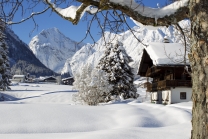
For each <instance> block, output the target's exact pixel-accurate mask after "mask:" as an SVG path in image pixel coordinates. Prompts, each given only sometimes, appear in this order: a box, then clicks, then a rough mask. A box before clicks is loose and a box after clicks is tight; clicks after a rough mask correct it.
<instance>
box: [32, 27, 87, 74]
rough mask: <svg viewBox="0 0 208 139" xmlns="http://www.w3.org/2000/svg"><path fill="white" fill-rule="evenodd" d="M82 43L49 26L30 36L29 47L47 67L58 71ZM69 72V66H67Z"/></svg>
mask: <svg viewBox="0 0 208 139" xmlns="http://www.w3.org/2000/svg"><path fill="white" fill-rule="evenodd" d="M83 45H84V44H79V45H78V44H77V42H75V41H73V40H71V39H69V38H68V37H66V36H65V35H64V34H62V33H61V32H60V31H59V30H58V29H57V28H51V29H46V30H43V31H41V32H40V33H39V34H38V35H36V36H35V37H33V38H32V40H31V41H30V43H29V47H30V49H31V50H32V51H33V53H34V54H35V56H36V57H37V58H38V59H39V60H40V61H41V62H42V63H43V64H44V65H45V66H46V67H48V68H49V69H51V70H53V71H55V72H58V73H60V72H61V71H62V69H63V67H64V64H65V62H66V61H67V59H68V60H70V59H71V58H72V56H73V55H74V54H75V53H76V51H77V50H79V49H80V48H81V47H82V46H83ZM68 69H69V70H68V72H70V66H69V67H68Z"/></svg>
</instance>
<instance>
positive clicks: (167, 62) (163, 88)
mask: <svg viewBox="0 0 208 139" xmlns="http://www.w3.org/2000/svg"><path fill="white" fill-rule="evenodd" d="M183 51H184V46H182V45H181V44H179V43H167V40H165V43H149V45H148V46H147V47H146V48H145V49H144V51H143V55H142V58H141V62H140V65H139V71H138V74H139V75H140V76H142V77H151V78H153V81H152V83H150V84H149V83H148V84H146V86H147V92H150V93H151V101H152V102H154V103H159V104H161V103H164V104H172V103H179V102H186V101H190V100H191V95H192V82H191V76H190V75H189V74H188V72H187V71H186V70H185V68H184V64H183V63H177V62H181V61H183V58H184V55H183V54H184V52H183ZM177 54H178V55H177ZM187 68H188V69H189V70H190V66H189V63H188V64H187Z"/></svg>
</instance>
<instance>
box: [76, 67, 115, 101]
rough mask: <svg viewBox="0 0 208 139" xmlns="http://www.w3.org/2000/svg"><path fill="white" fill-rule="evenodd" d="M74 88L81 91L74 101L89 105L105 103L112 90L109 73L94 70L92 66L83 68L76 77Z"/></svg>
mask: <svg viewBox="0 0 208 139" xmlns="http://www.w3.org/2000/svg"><path fill="white" fill-rule="evenodd" d="M74 78H75V81H74V83H73V85H74V87H75V88H76V89H78V90H79V92H78V93H77V94H75V95H74V96H73V100H74V101H76V102H81V103H84V104H88V105H97V104H98V103H100V102H105V101H106V98H107V97H108V95H109V94H110V91H111V90H112V85H110V84H109V82H108V76H107V73H106V72H105V71H103V70H99V69H92V66H91V65H88V64H86V65H85V66H83V68H82V70H81V72H80V73H77V74H76V75H75V77H74Z"/></svg>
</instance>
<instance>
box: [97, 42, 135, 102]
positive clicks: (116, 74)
mask: <svg viewBox="0 0 208 139" xmlns="http://www.w3.org/2000/svg"><path fill="white" fill-rule="evenodd" d="M132 61H133V60H132V58H131V57H130V56H128V55H127V53H126V51H125V49H124V47H123V44H122V43H121V42H118V41H117V42H115V43H113V44H111V45H110V46H106V50H105V53H104V55H103V56H102V57H101V59H100V62H99V64H98V66H97V68H98V69H100V70H103V71H105V72H106V73H107V76H108V81H109V83H110V84H111V85H112V86H113V90H112V91H111V92H110V94H109V95H108V96H109V97H108V98H107V101H111V100H115V99H127V98H137V97H138V96H139V95H138V94H137V93H136V92H137V89H136V87H135V86H134V84H133V80H134V73H133V69H132V68H131V67H130V66H129V63H130V62H132Z"/></svg>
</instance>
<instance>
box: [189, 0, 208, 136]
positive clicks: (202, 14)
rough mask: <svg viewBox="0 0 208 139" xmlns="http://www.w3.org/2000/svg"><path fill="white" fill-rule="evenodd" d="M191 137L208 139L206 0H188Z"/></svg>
mask: <svg viewBox="0 0 208 139" xmlns="http://www.w3.org/2000/svg"><path fill="white" fill-rule="evenodd" d="M189 8H190V20H191V40H192V42H191V45H192V46H191V53H190V54H189V59H190V63H191V68H192V84H193V87H192V93H193V94H192V100H193V110H192V114H193V118H192V132H191V138H192V139H208V109H207V107H208V0H190V3H189Z"/></svg>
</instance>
